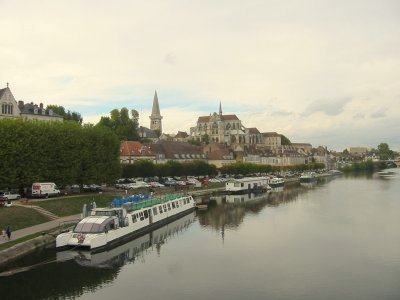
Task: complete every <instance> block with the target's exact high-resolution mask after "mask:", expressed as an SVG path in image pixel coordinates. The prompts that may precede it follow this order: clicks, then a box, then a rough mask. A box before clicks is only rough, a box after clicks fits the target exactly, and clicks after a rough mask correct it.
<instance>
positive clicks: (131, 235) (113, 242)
mask: <svg viewBox="0 0 400 300" xmlns="http://www.w3.org/2000/svg"><path fill="white" fill-rule="evenodd" d="M194 210H195V207H191V208H189V209H187V210H184V211H182V212H179V213H177V214H174V215H172V216H169V217H167V218H165V219H162V220H160V221H158V222H155V223H152V224H149V225H147V226H145V227H142V228H140V229H138V230H135V231H132V232H130V233H128V234H125V235H123V236H121V237H118V238H115V239H113V240H111V241H109V242H107V243H106V244H105V245H102V246H99V247H95V248H91V247H90V246H86V245H65V246H61V247H57V248H56V249H57V251H63V250H68V249H72V248H73V249H75V248H79V249H80V250H82V249H83V250H89V251H91V252H92V253H97V252H101V251H104V250H105V249H107V248H110V247H115V246H117V245H119V244H121V243H124V242H126V241H129V240H132V239H135V238H138V237H140V236H142V235H144V234H146V233H149V232H151V231H153V230H155V229H158V228H160V227H162V226H164V225H166V224H168V223H171V222H173V221H175V220H177V219H179V218H181V217H183V216H185V215H187V214H189V213H191V212H193V211H194Z"/></svg>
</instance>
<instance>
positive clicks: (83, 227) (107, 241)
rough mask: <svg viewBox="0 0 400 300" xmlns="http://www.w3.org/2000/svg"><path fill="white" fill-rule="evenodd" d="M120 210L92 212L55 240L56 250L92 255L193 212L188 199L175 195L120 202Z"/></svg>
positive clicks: (109, 209)
mask: <svg viewBox="0 0 400 300" xmlns="http://www.w3.org/2000/svg"><path fill="white" fill-rule="evenodd" d="M121 201H122V200H117V205H121V206H122V207H113V208H94V209H92V210H91V213H90V215H89V216H88V217H86V218H84V219H82V220H81V221H80V222H79V223H78V224H77V225H76V226H75V228H74V229H73V230H72V231H70V232H67V233H62V234H60V235H58V236H57V238H56V247H57V248H58V249H60V248H65V247H82V248H87V249H90V250H93V249H96V251H97V250H98V249H99V248H101V247H104V246H108V245H111V244H114V243H116V242H119V241H121V240H126V239H131V238H133V237H137V236H140V235H142V234H144V233H146V232H148V231H150V230H152V229H155V228H158V227H160V226H162V225H164V224H166V223H169V222H171V221H173V220H174V219H177V218H180V217H182V216H183V215H185V214H187V213H189V212H190V211H191V210H193V209H194V208H195V202H194V200H193V197H192V196H182V195H179V194H176V195H169V196H166V197H161V198H156V199H150V200H144V201H139V202H123V201H122V202H121Z"/></svg>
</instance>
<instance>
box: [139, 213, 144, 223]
mask: <svg viewBox="0 0 400 300" xmlns="http://www.w3.org/2000/svg"><path fill="white" fill-rule="evenodd" d="M139 216H140V221H143V220H144V216H143V212H140V213H139Z"/></svg>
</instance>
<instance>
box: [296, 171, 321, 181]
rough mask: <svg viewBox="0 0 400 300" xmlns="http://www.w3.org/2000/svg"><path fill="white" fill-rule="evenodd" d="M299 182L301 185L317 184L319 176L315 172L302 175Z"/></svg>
mask: <svg viewBox="0 0 400 300" xmlns="http://www.w3.org/2000/svg"><path fill="white" fill-rule="evenodd" d="M299 180H300V183H310V182H316V181H317V175H316V174H315V173H314V172H308V173H303V174H301V176H300V178H299Z"/></svg>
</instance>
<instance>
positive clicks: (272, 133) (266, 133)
mask: <svg viewBox="0 0 400 300" xmlns="http://www.w3.org/2000/svg"><path fill="white" fill-rule="evenodd" d="M262 135H263V136H264V137H279V136H281V135H280V134H278V133H276V132H264V133H263V134H262Z"/></svg>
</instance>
